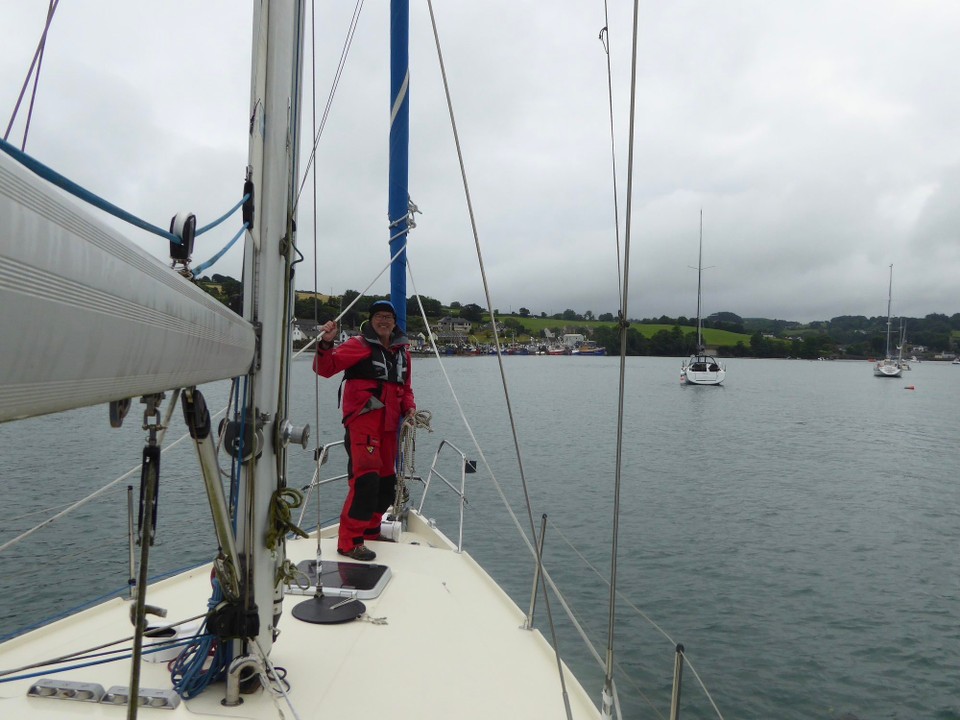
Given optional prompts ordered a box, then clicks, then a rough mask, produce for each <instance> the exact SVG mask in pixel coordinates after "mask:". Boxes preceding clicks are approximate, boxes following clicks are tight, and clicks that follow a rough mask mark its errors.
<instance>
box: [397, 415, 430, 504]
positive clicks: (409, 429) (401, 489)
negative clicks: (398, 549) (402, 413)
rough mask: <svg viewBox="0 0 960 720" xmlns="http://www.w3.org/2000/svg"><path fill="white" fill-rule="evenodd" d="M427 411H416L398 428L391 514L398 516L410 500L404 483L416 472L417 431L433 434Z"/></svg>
mask: <svg viewBox="0 0 960 720" xmlns="http://www.w3.org/2000/svg"><path fill="white" fill-rule="evenodd" d="M432 417H433V415H432V413H431V412H430V411H429V410H417V412H415V413H414V414H413V415H412V416H408V417H406V418H404V421H403V425H401V426H400V466H399V467H398V468H397V494H396V497H395V498H394V501H393V512H394V514H399V513H400V512H401V511H402V510H403V506H404V505H405V504H406V502H407V500H409V499H410V493H409V491H408V490H407V483H406V481H407V480H408V479H409V478H412V477H414V476H415V474H416V471H417V457H416V455H417V430H418V429H421V430H426V431H427V432H433V429H432V428H431V427H430V420H431V418H432Z"/></svg>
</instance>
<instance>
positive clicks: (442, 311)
mask: <svg viewBox="0 0 960 720" xmlns="http://www.w3.org/2000/svg"><path fill="white" fill-rule="evenodd" d="M196 282H197V284H199V285H200V287H202V288H203V289H204V290H206V292H208V293H209V294H211V295H213V296H214V297H216V298H217V299H218V300H220V301H221V302H223V303H224V304H225V305H227V306H228V307H230V308H231V309H232V310H234V311H235V312H237V313H240V312H241V311H242V307H243V288H242V285H241V283H240V282H239V281H238V280H235V279H234V278H231V277H229V276H225V275H218V274H214V275H213V276H211V277H202V278H200V279H199V280H197V281H196ZM383 299H390V298H389V295H387V296H383V295H363V296H361V294H360V293H359V292H357V291H356V290H347V291H345V292H344V293H343V295H340V296H326V295H320V294H316V295H314V294H313V293H304V292H299V293H297V298H296V300H295V302H294V315H295V316H296V317H297V319H298V320H300V321H301V322H303V321H310V320H315V321H316V323H317V324H322V323H324V322H326V321H327V320H331V319H333V318H335V317H337V316H339V315H341V314H342V315H343V317H342V319H341V323H340V324H341V325H342V326H344V327H347V328H358V327H359V326H360V323H362V322H363V321H364V320H365V319H366V318H367V308H368V307H369V306H370V304H371V303H372V302H374V301H375V300H383ZM355 301H356V302H355ZM421 305H422V306H423V310H424V312H425V314H426V316H427V318H428V320H429V322H431V323H436V322H437V321H438V320H440V319H441V318H442V317H444V316H447V315H449V316H451V317H456V318H461V319H464V320H467V321H469V322H471V323H473V324H474V325H475V326H476V331H477V333H480V332H482V326H483V325H484V324H487V323H489V321H490V314H489V312H488V311H487V309H486V308H483V307H481V306H480V305H477V304H476V303H460V302H457V301H454V302H451V303H450V304H449V305H445V304H444V303H442V302H441V301H440V300H437V299H435V298H431V297H428V296H421V297H420V298H419V302H418V299H417V298H416V297H411V298H409V299H407V301H406V310H407V332H408V333H410V334H414V333H419V332H425V331H426V328H425V327H424V323H423V319H422V316H421V310H420V307H421ZM494 314H495V315H496V317H497V319H498V321H499V322H500V323H502V325H503V327H505V328H506V329H507V330H509V331H510V332H511V333H513V334H514V335H515V336H524V335H525V336H529V337H530V338H531V340H532V341H533V342H537V341H538V340H539V339H541V338H543V332H542V330H538V329H536V328H535V327H533V324H534V323H533V322H532V321H533V320H534V319H535V320H537V323H536V326H537V327H539V328H542V327H544V326H549V327H550V328H551V330H553V331H554V334H556V333H557V332H579V333H581V334H583V335H585V336H589V337H590V338H591V339H593V340H595V341H596V342H597V343H598V344H600V345H602V346H604V347H605V348H606V349H607V352H608V353H614V354H617V353H619V352H620V336H619V333H618V330H617V326H618V322H617V318H616V317H615V316H614V315H613V313H601V314H599V315H595V314H594V313H593V312H592V311H589V310H588V311H586V312H584V313H578V312H576V311H574V310H572V309H569V308H568V309H566V310H564V311H563V312H559V313H554V314H552V315H547V314H546V313H540V314H539V315H535V314H533V313H531V312H530V310H529V309H528V308H526V307H521V308H520V309H519V311H518V312H517V313H508V314H504V313H501V312H500V311H499V310H497V309H494ZM544 320H553V321H556V323H557V324H556V325H553V324H552V323H546V324H545V323H544V322H543V321H544ZM696 322H697V321H696V318H689V317H685V316H682V315H681V316H678V317H669V316H666V315H661V316H660V317H656V318H642V319H639V320H630V321H629V327H627V332H626V344H627V354H629V355H665V356H683V355H688V354H690V353H691V352H693V351H694V350H695V347H694V346H695V344H696V333H695V332H692V331H691V330H692V328H695V327H696ZM642 325H660V326H664V325H666V326H669V327H670V329H669V330H664V329H660V330H657V331H656V332H653V333H649V334H648V333H644V332H641V331H640V330H638V329H637V328H636V327H635V326H642ZM886 325H887V318H886V316H883V317H880V316H875V317H867V316H864V315H841V316H838V317H835V318H831V319H830V320H818V321H814V322H810V323H800V322H796V321H792V320H778V319H769V318H742V317H740V316H739V315H737V314H736V313H732V312H718V313H714V314H712V315H710V316H709V317H708V318H705V319H704V320H703V321H702V326H703V327H704V328H706V329H708V330H709V329H715V330H726V331H729V332H731V333H737V334H740V335H744V336H746V337H745V338H743V339H741V340H737V341H736V342H733V343H732V344H723V345H720V346H719V347H716V354H718V355H723V356H730V357H801V358H817V357H849V358H861V357H877V356H882V355H883V354H884V352H885V345H886V329H887V328H886ZM901 328H903V331H902V332H903V336H904V337H905V338H906V343H907V347H908V348H916V347H918V346H919V347H924V348H926V354H928V355H930V354H935V353H943V352H956V351H957V340H956V339H955V336H957V335H960V313H954V314H953V315H951V316H947V315H945V314H941V313H931V314H929V315H926V316H925V317H922V318H913V317H906V318H899V319H897V320H895V321H894V324H893V326H892V333H891V345H892V346H893V347H894V351H895V347H896V346H897V345H898V344H899V343H900V338H901ZM916 354H920V353H916Z"/></svg>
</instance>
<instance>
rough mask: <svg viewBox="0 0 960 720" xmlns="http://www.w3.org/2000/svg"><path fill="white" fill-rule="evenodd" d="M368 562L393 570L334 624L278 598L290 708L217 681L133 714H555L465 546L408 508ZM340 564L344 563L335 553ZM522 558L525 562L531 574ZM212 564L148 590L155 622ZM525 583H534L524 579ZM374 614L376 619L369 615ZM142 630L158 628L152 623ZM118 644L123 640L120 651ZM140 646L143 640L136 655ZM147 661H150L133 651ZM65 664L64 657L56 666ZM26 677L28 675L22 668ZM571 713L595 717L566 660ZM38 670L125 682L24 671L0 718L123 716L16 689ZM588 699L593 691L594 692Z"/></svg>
mask: <svg viewBox="0 0 960 720" xmlns="http://www.w3.org/2000/svg"><path fill="white" fill-rule="evenodd" d="M329 533H330V531H329V530H325V531H324V533H323V539H322V553H323V559H324V560H325V561H326V560H331V559H334V558H337V557H338V556H337V555H336V546H335V538H334V537H329V538H328V537H327V535H328V534H329ZM370 547H371V548H373V549H375V550H376V552H377V559H376V561H375V562H376V563H378V564H383V565H387V566H389V568H390V571H391V577H390V580H389V582H388V583H387V585H386V587H385V589H384V591H383V592H382V593H381V594H380V596H379V597H377V598H374V599H369V600H364V601H363V602H364V604H365V605H366V607H367V612H366V616H365V617H364V618H361V619H360V620H356V621H353V622H348V623H345V624H335V625H318V624H310V623H306V622H302V621H300V620H298V619H297V618H295V617H293V615H292V614H291V610H292V609H293V607H294V606H296V605H297V604H298V603H300V602H303V601H305V600H308V599H309V598H312V596H313V593H312V591H311V592H310V593H308V594H307V595H306V596H298V595H294V594H288V595H286V597H285V600H284V613H283V617H282V618H281V620H280V624H279V627H280V631H281V632H280V636H279V638H278V640H277V641H276V643H275V644H274V647H273V651H272V652H271V656H270V660H271V662H272V663H273V664H274V665H275V666H276V667H281V668H284V669H285V670H286V679H287V681H288V682H289V684H290V689H289V691H288V697H289V700H290V705H292V708H293V709H294V710H295V711H296V715H293V713H292V712H291V709H290V706H288V705H287V703H286V701H285V700H284V699H283V698H282V697H277V698H275V697H272V696H271V695H270V694H269V693H267V692H264V691H263V690H258V691H256V692H255V693H253V694H250V695H243V696H242V698H243V702H242V704H240V705H239V706H236V707H226V706H224V705H223V704H222V703H221V701H222V700H223V698H224V690H225V684H224V683H218V684H215V685H211V686H210V687H209V688H208V689H207V690H206V691H205V692H204V693H203V694H202V695H200V696H199V697H197V698H195V699H191V700H186V701H181V702H180V704H179V706H178V707H176V708H174V709H173V710H170V709H152V708H149V707H142V708H141V710H140V716H141V717H150V716H153V715H156V717H158V718H166V717H179V716H181V715H184V716H186V715H190V716H201V717H202V716H211V717H213V716H216V717H237V718H273V717H281V715H280V709H282V710H283V715H282V717H287V718H290V717H300V718H318V717H324V718H347V717H359V716H362V715H365V714H369V713H370V712H371V708H376V710H375V712H376V713H377V714H380V713H381V712H385V713H386V714H387V715H388V716H389V717H391V718H424V719H428V720H429V719H430V718H451V717H456V718H563V717H565V709H564V702H563V696H562V693H561V684H560V680H559V676H558V665H557V663H556V660H555V656H554V652H553V649H552V648H551V647H550V645H549V644H548V643H547V642H546V640H545V639H544V637H543V636H542V635H541V634H540V632H539V631H537V630H533V631H530V630H525V629H523V624H524V613H523V612H521V611H520V609H519V608H518V607H517V606H516V605H515V604H514V603H513V602H512V600H511V599H510V598H509V597H508V596H507V595H506V594H505V593H504V592H503V591H502V590H501V589H500V588H499V587H498V586H497V585H496V583H494V582H493V580H492V579H491V578H490V577H489V576H488V575H487V574H486V572H484V571H483V569H482V568H480V566H479V565H478V564H477V563H476V562H474V560H473V559H472V558H471V557H470V556H469V555H468V554H466V553H457V552H456V549H455V547H454V546H453V545H452V544H451V543H450V541H449V540H448V539H447V538H446V537H445V536H443V535H442V534H440V533H438V532H437V531H435V530H434V529H432V528H431V527H430V526H429V524H428V523H426V522H425V521H424V520H423V519H422V518H421V517H420V516H418V515H416V514H414V513H411V515H410V520H409V527H408V530H407V531H405V532H404V533H403V536H402V537H401V540H400V542H399V543H388V542H374V543H371V545H370ZM287 548H288V556H289V557H290V559H291V560H292V561H293V562H294V563H297V562H300V561H302V560H311V559H313V558H314V557H315V554H316V537H315V536H311V538H309V539H298V540H295V541H288V543H287ZM341 559H342V558H341ZM532 565H533V563H532V561H531V572H532V569H533V567H532ZM209 578H210V567H209V566H202V567H200V568H196V569H194V570H191V571H189V572H186V573H183V574H182V575H178V576H176V577H173V578H170V579H167V580H164V581H162V582H159V583H158V584H156V585H155V586H150V589H149V591H148V593H147V603H149V604H150V605H157V606H160V607H163V608H166V609H167V610H168V615H167V617H166V619H165V620H163V621H162V622H163V623H175V622H178V621H179V620H182V619H185V618H189V617H193V616H195V615H197V614H199V613H201V612H203V611H204V609H205V608H206V602H207V599H208V598H209V596H210V581H209ZM531 579H532V578H531ZM129 616H130V603H129V602H128V601H126V600H123V599H114V600H111V601H109V602H107V603H104V604H102V605H99V606H96V607H94V608H91V609H89V610H86V611H84V612H82V613H80V614H78V615H74V616H71V617H69V618H67V619H64V620H60V621H57V622H55V623H53V624H51V625H48V626H46V627H44V628H41V629H39V630H36V631H34V632H32V633H29V634H27V635H24V636H21V637H19V638H16V639H14V640H12V641H10V642H8V643H6V644H5V645H3V646H2V651H0V665H2V667H3V668H4V669H10V668H13V667H21V666H24V665H27V664H31V663H35V662H38V661H41V660H45V659H48V658H52V657H58V656H62V655H65V654H67V653H70V652H75V651H78V650H82V649H85V648H92V647H94V646H99V645H102V644H103V643H105V642H108V641H112V640H114V639H119V638H125V637H129V636H130V635H131V634H132V631H133V626H132V625H131V623H130V619H129ZM379 618H382V619H383V621H384V622H383V623H382V624H380V623H377V622H370V621H369V620H370V619H379ZM152 620H154V624H160V623H157V622H156V619H155V618H152ZM129 645H130V643H129V641H128V642H127V643H126V646H127V647H129ZM146 650H147V648H145V651H146ZM145 657H149V656H145ZM66 664H72V663H66ZM142 667H143V671H142V676H141V680H140V686H141V689H142V692H146V691H148V690H156V689H162V690H166V691H170V693H169V694H171V695H172V694H173V693H172V691H171V680H170V673H169V671H168V670H167V663H166V662H149V661H146V660H145V661H144V662H143V664H142ZM25 672H37V671H36V670H34V671H25ZM564 675H565V683H566V690H567V693H568V697H569V702H570V706H571V712H572V717H573V718H596V717H599V711H598V710H597V709H596V707H595V706H594V703H593V702H591V699H590V697H589V696H588V695H587V693H586V692H585V690H584V689H583V688H582V687H581V685H580V684H579V683H578V681H577V680H576V679H575V678H574V677H573V676H572V675H571V674H570V673H569V672H568V671H567V670H566V667H565V666H564ZM40 677H43V678H53V679H56V680H57V681H71V682H81V683H96V684H98V685H100V686H102V688H103V689H104V690H108V689H109V688H110V687H111V686H123V687H126V686H128V685H129V683H130V661H129V659H124V660H119V661H115V662H110V663H106V664H102V665H95V666H92V667H86V668H79V669H75V670H69V671H64V670H58V669H56V668H55V667H54V668H50V669H45V670H42V675H41V676H38V677H37V678H34V679H24V680H19V681H15V682H9V683H4V684H0V717H6V718H22V717H37V716H39V717H50V718H56V717H89V718H101V717H102V718H120V717H124V716H125V714H126V712H127V708H126V706H125V705H111V704H109V703H107V702H100V703H92V702H83V701H78V700H68V699H59V698H44V697H28V696H27V692H28V689H29V688H30V686H31V685H32V684H33V683H35V682H36V681H37V680H38V679H39V678H40ZM597 695H598V696H599V689H598V691H597Z"/></svg>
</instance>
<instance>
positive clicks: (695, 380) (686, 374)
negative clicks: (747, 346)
mask: <svg viewBox="0 0 960 720" xmlns="http://www.w3.org/2000/svg"><path fill="white" fill-rule="evenodd" d="M702 277H703V211H702V210H701V211H700V252H699V255H698V261H697V345H696V349H695V350H694V352H693V353H692V354H691V355H690V357H689V358H687V359H686V361H685V362H684V363H683V365H682V366H681V367H680V381H681V382H682V383H684V384H686V385H720V384H721V383H722V382H723V380H724V378H725V377H726V376H727V369H726V367H724V365H723V363H721V362H719V361H718V360H717V359H716V358H715V357H713V356H712V355H709V354H707V352H706V347H705V346H704V344H703V329H702V326H703V321H702V318H701V309H700V297H701V279H702Z"/></svg>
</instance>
